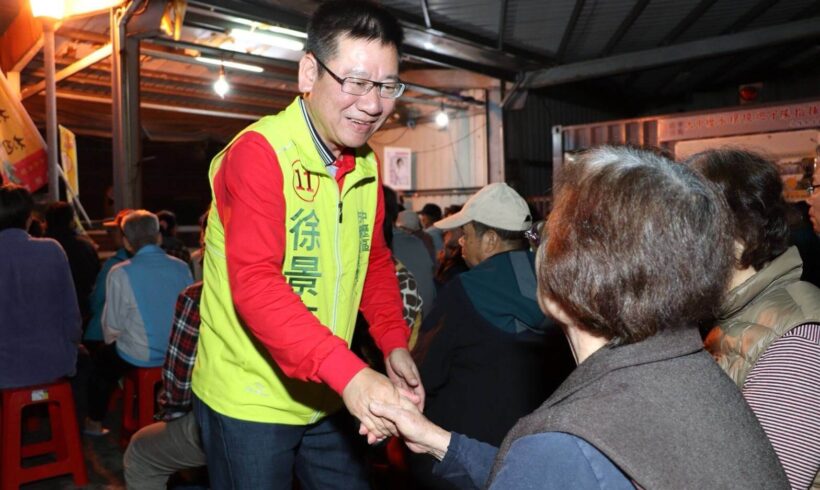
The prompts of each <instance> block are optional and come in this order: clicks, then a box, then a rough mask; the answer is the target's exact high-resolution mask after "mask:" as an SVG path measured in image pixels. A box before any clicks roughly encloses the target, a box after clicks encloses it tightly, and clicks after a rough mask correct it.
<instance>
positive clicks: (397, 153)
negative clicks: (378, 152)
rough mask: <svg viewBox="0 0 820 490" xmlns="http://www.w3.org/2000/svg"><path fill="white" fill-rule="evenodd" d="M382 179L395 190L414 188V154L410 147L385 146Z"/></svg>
mask: <svg viewBox="0 0 820 490" xmlns="http://www.w3.org/2000/svg"><path fill="white" fill-rule="evenodd" d="M382 181H383V182H384V184H385V185H386V186H387V187H390V188H392V189H395V190H400V191H406V190H410V189H412V188H413V154H412V152H411V151H410V148H396V147H389V146H388V147H385V148H384V169H383V172H382Z"/></svg>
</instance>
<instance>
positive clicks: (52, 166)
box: [43, 19, 60, 201]
mask: <svg viewBox="0 0 820 490" xmlns="http://www.w3.org/2000/svg"><path fill="white" fill-rule="evenodd" d="M43 53H44V55H45V72H46V141H47V145H48V152H47V153H48V198H49V200H50V201H59V200H60V171H59V169H58V168H57V153H58V152H59V145H58V143H57V83H56V82H55V81H54V24H53V23H52V22H51V21H50V20H47V19H44V20H43Z"/></svg>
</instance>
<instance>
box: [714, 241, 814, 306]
mask: <svg viewBox="0 0 820 490" xmlns="http://www.w3.org/2000/svg"><path fill="white" fill-rule="evenodd" d="M802 273H803V261H802V260H801V259H800V253H799V252H798V251H797V247H789V249H788V250H786V252H784V253H783V254H781V255H780V256H778V257H776V258H775V259H774V260H772V261H771V262H769V263H768V264H766V265H765V266H764V267H763V268H762V269H760V270H759V271H757V272H755V274H754V275H753V276H752V277H750V278H749V279H746V280H745V281H744V282H743V283H742V284H740V285H739V286H737V287H736V288H734V289H732V290H731V291H729V294H728V295H727V296H726V299H725V300H724V302H723V306H722V307H721V312H720V316H721V318H731V317H733V316H735V315H736V314H737V313H738V312H739V311H740V310H742V309H743V308H745V307H746V306H747V305H748V304H749V303H752V302H753V301H755V299H756V298H757V297H758V296H760V295H761V294H762V293H763V292H764V291H766V290H767V289H771V288H780V287H782V285H783V283H788V282H794V281H799V280H800V275H801V274H802Z"/></svg>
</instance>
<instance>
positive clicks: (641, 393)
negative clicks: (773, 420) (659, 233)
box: [488, 328, 789, 490]
mask: <svg viewBox="0 0 820 490" xmlns="http://www.w3.org/2000/svg"><path fill="white" fill-rule="evenodd" d="M544 432H565V433H569V434H573V435H576V436H578V437H580V438H582V439H584V440H586V441H587V442H589V443H590V444H592V445H593V446H595V447H596V448H598V450H599V451H601V452H602V453H603V454H605V455H606V456H607V457H608V458H609V459H610V460H612V461H613V462H614V463H615V464H616V465H617V466H618V467H619V468H620V469H621V471H623V472H624V473H625V474H626V475H627V477H628V478H630V479H631V480H632V481H633V482H634V483H635V484H636V485H637V486H639V487H641V488H646V489H656V488H662V489H666V488H670V489H672V488H675V489H676V488H720V489H728V488H743V489H755V488H760V489H769V490H772V489H780V488H783V489H788V488H789V484H788V480H787V479H786V475H785V473H784V472H783V469H782V468H781V467H780V464H779V462H778V460H777V456H776V455H775V453H774V450H773V449H772V447H771V445H770V444H769V441H768V440H767V439H766V436H765V434H764V433H763V429H762V428H761V427H760V425H759V424H758V422H757V419H756V418H755V416H754V415H753V414H752V411H751V409H749V407H748V405H746V402H745V401H744V400H743V397H742V395H741V393H740V391H739V390H738V389H737V387H736V386H735V384H734V383H733V382H732V380H731V379H729V378H728V377H727V376H726V375H725V374H724V373H723V371H722V370H721V369H720V368H719V367H718V365H717V364H716V363H715V362H714V360H712V358H711V357H710V356H709V355H708V354H707V353H706V352H705V351H704V350H703V348H702V344H701V341H700V337H699V336H698V333H697V330H695V329H694V328H692V329H683V330H680V329H679V330H673V331H664V332H660V333H658V334H657V335H655V336H653V337H650V338H649V339H647V340H644V341H643V342H638V343H636V344H629V345H624V346H620V347H615V348H611V347H604V348H602V349H600V350H599V351H597V352H595V353H594V354H593V355H592V356H590V357H589V358H588V359H587V360H585V361H584V362H583V363H581V364H580V365H579V366H578V367H577V368H576V369H575V371H574V372H573V373H572V374H571V375H570V376H569V378H567V380H566V381H565V382H564V384H562V385H561V386H560V387H559V388H558V389H557V390H556V391H555V393H553V395H552V396H551V397H550V398H549V399H547V401H546V402H544V404H543V405H541V407H540V408H538V410H536V411H535V412H533V413H532V414H531V415H529V416H527V417H525V418H523V419H521V420H520V421H519V422H518V424H516V426H515V427H513V429H512V431H510V433H509V434H508V435H507V437H506V439H505V440H504V443H503V444H502V446H501V449H500V450H499V452H498V456H497V457H496V461H495V466H494V468H493V471H492V473H491V474H490V478H489V480H488V485H489V484H490V483H491V482H492V480H493V479H494V478H495V475H496V473H497V472H498V470H499V468H500V465H501V461H502V460H503V459H504V456H505V455H506V453H507V451H509V449H510V446H511V445H512V443H513V442H515V441H516V440H517V439H518V438H520V437H524V436H527V435H531V434H538V433H544Z"/></svg>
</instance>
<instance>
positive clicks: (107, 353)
mask: <svg viewBox="0 0 820 490" xmlns="http://www.w3.org/2000/svg"><path fill="white" fill-rule="evenodd" d="M92 361H93V366H92V367H91V375H90V376H89V378H88V418H90V419H91V420H94V421H96V422H102V420H103V419H104V418H105V414H106V412H107V411H108V400H109V398H111V393H112V392H113V391H114V387H115V386H116V385H117V381H118V380H119V379H120V378H121V377H122V376H123V375H124V374H125V373H126V371H128V370H129V369H131V368H133V367H134V366H132V365H131V364H129V363H127V362H125V361H124V360H123V359H122V357H120V355H119V354H117V343H116V342H114V343H112V344H108V345H105V346H102V347H100V348H98V349H97V350H96V351H95V352H94V355H93V356H92Z"/></svg>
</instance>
